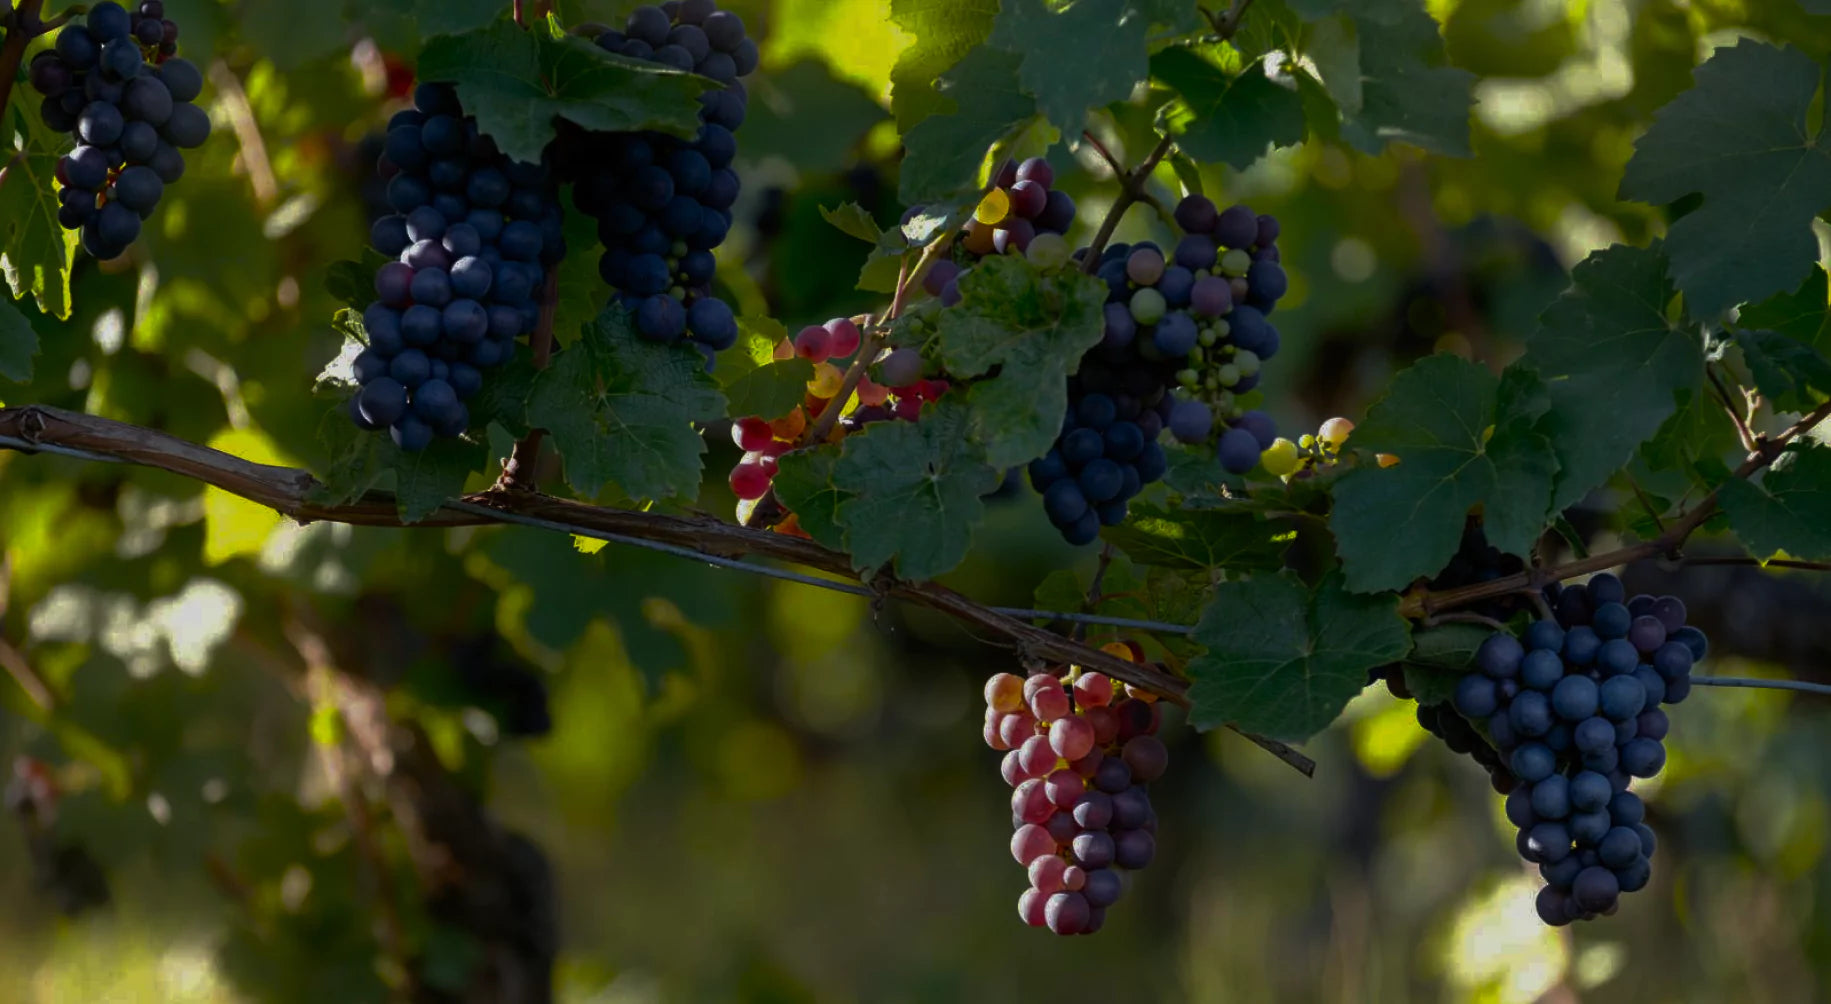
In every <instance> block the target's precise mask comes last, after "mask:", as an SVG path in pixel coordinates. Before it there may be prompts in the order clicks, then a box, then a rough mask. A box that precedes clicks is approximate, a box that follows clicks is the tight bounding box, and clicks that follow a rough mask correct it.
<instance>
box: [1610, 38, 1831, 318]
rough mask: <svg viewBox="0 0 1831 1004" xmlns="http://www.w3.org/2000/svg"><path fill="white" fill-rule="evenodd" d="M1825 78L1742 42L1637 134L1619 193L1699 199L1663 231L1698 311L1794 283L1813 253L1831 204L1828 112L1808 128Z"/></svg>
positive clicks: (1786, 54)
mask: <svg viewBox="0 0 1831 1004" xmlns="http://www.w3.org/2000/svg"><path fill="white" fill-rule="evenodd" d="M1823 73H1824V70H1823V67H1821V66H1820V65H1819V64H1818V63H1817V62H1815V61H1814V60H1813V59H1812V58H1811V57H1810V56H1807V55H1806V54H1805V53H1803V52H1801V51H1799V50H1798V49H1795V48H1793V47H1792V46H1772V45H1764V44H1762V43H1760V42H1756V41H1754V40H1753V39H1747V38H1744V39H1742V40H1741V41H1740V42H1738V43H1737V44H1736V45H1735V46H1733V47H1725V48H1721V49H1718V50H1717V51H1716V52H1715V53H1713V54H1712V55H1711V57H1710V59H1709V60H1708V61H1706V62H1705V63H1704V64H1703V65H1702V66H1699V67H1698V68H1697V72H1696V81H1697V83H1696V85H1695V86H1694V87H1692V89H1691V90H1689V91H1686V92H1685V93H1683V94H1681V95H1679V96H1678V97H1677V98H1674V99H1673V100H1672V102H1671V103H1670V104H1668V105H1666V106H1665V107H1664V108H1661V109H1660V110H1659V111H1658V112H1656V113H1655V114H1654V116H1653V125H1652V126H1651V127H1650V128H1648V129H1647V131H1646V133H1645V134H1643V135H1642V136H1641V137H1640V139H1638V140H1636V141H1635V143H1634V157H1633V159H1632V160H1630V161H1628V166H1627V171H1626V173H1625V174H1623V175H1622V178H1621V197H1622V198H1624V199H1638V200H1640V201H1643V202H1652V203H1656V204H1660V203H1667V202H1672V201H1674V200H1677V199H1680V198H1683V197H1684V196H1686V195H1690V194H1692V193H1693V192H1697V193H1702V195H1703V197H1704V201H1703V205H1702V206H1700V207H1699V208H1697V209H1696V210H1694V211H1692V212H1690V213H1688V214H1686V215H1685V216H1684V217H1682V218H1680V219H1678V220H1677V221H1675V222H1674V223H1673V224H1672V226H1671V229H1670V232H1669V233H1668V235H1667V237H1666V254H1667V255H1668V256H1669V257H1670V258H1671V262H1672V278H1673V280H1674V281H1675V282H1676V283H1677V284H1678V288H1679V289H1681V290H1683V291H1684V293H1685V310H1686V312H1687V313H1689V314H1690V315H1691V316H1692V317H1695V318H1699V319H1705V318H1711V317H1715V316H1716V315H1717V314H1720V313H1721V312H1723V311H1724V310H1727V309H1728V308H1730V307H1733V306H1735V305H1736V304H1738V303H1741V302H1744V301H1747V300H1759V299H1762V298H1764V297H1767V296H1769V295H1771V294H1773V293H1778V292H1782V291H1784V290H1788V289H1792V288H1794V287H1795V286H1797V285H1798V284H1799V282H1800V280H1802V279H1804V278H1806V273H1807V271H1808V270H1810V269H1811V268H1812V264H1813V262H1815V261H1816V260H1817V258H1818V242H1817V241H1816V240H1815V239H1814V238H1813V236H1812V228H1811V222H1812V218H1813V217H1814V216H1815V215H1817V214H1818V213H1819V212H1820V211H1821V210H1823V209H1825V208H1826V207H1827V206H1831V149H1827V146H1826V138H1825V135H1824V132H1823V120H1822V115H1823V111H1822V110H1821V112H1820V115H1821V120H1820V122H1819V123H1817V124H1815V125H1813V126H1808V124H1807V122H1806V114H1807V111H1808V110H1809V109H1810V107H1811V106H1812V102H1813V95H1814V94H1816V93H1817V91H1818V89H1819V81H1820V78H1821V77H1822V76H1823ZM1814 131H1816V135H1813V132H1814Z"/></svg>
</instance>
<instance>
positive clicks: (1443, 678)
mask: <svg viewBox="0 0 1831 1004" xmlns="http://www.w3.org/2000/svg"><path fill="white" fill-rule="evenodd" d="M1493 633H1494V631H1493V629H1491V628H1485V627H1482V626H1481V625H1479V624H1439V625H1437V626H1436V627H1430V628H1419V629H1418V630H1417V631H1415V632H1413V634H1412V636H1411V652H1410V653H1409V654H1408V655H1406V656H1405V658H1404V660H1403V661H1402V662H1401V666H1402V667H1403V669H1404V672H1405V689H1406V690H1409V691H1410V692H1411V696H1412V697H1414V698H1417V701H1418V703H1419V704H1442V703H1443V702H1445V701H1447V700H1449V699H1450V698H1451V697H1452V696H1454V694H1455V692H1456V684H1457V682H1458V681H1460V680H1461V679H1462V678H1463V677H1464V676H1466V675H1467V674H1468V671H1469V665H1470V664H1471V663H1473V662H1474V661H1475V650H1476V649H1478V648H1480V647H1481V643H1482V642H1484V641H1487V640H1488V636H1489V635H1491V634H1493Z"/></svg>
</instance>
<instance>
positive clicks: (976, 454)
mask: <svg viewBox="0 0 1831 1004" xmlns="http://www.w3.org/2000/svg"><path fill="white" fill-rule="evenodd" d="M971 421H972V415H971V412H969V411H968V410H967V408H966V407H965V406H963V405H961V404H958V403H956V402H952V401H943V402H942V403H941V404H940V405H938V406H936V407H934V408H933V409H931V410H928V411H925V412H924V413H923V415H922V420H921V421H920V422H882V423H879V424H876V425H873V426H870V427H869V431H867V432H865V433H864V434H862V435H854V436H851V437H848V438H847V439H846V441H845V449H844V452H842V453H841V454H840V457H839V462H838V463H837V464H836V465H834V468H833V486H834V488H836V489H838V490H839V491H842V492H849V493H851V495H852V496H853V497H852V498H849V499H847V500H845V501H844V502H841V503H839V505H838V507H837V510H836V513H835V515H836V520H837V522H838V523H839V525H840V526H842V527H844V528H845V531H846V539H847V540H848V541H850V543H851V548H852V564H853V567H855V568H857V569H859V570H860V571H868V570H871V569H875V568H877V567H879V566H881V565H884V564H885V563H887V562H895V565H896V571H897V574H898V575H900V576H902V577H903V578H907V579H932V578H934V577H935V576H937V575H940V574H941V573H942V572H945V571H947V570H949V569H951V568H953V567H954V566H955V565H958V564H959V563H960V561H961V559H962V558H965V557H966V551H967V546H968V545H969V544H970V543H971V541H972V536H973V527H974V526H975V525H976V524H978V522H979V521H980V519H982V518H983V517H984V515H985V505H984V503H982V502H981V501H980V496H983V495H985V494H987V493H988V492H990V491H992V490H993V489H995V488H997V487H998V482H999V472H998V471H997V470H996V469H995V468H993V467H992V466H991V465H990V464H988V463H986V461H985V449H984V448H983V447H981V446H979V445H978V444H977V443H975V442H973V441H972V440H971V439H970V437H969V436H968V435H967V433H968V429H969V427H970V424H971Z"/></svg>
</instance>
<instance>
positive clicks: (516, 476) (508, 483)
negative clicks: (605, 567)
mask: <svg viewBox="0 0 1831 1004" xmlns="http://www.w3.org/2000/svg"><path fill="white" fill-rule="evenodd" d="M558 307H559V270H558V269H556V268H549V269H548V270H547V281H546V282H545V283H543V284H542V285H541V287H540V321H539V323H537V324H535V326H534V334H533V335H532V336H531V337H530V338H529V339H528V347H529V348H531V349H533V350H534V369H535V370H536V371H537V372H538V371H540V370H544V369H546V368H547V364H548V363H550V362H552V361H553V316H554V314H555V313H557V312H558ZM546 434H547V431H546V430H545V429H534V430H532V431H530V432H529V433H528V434H527V435H526V436H523V437H522V438H521V439H518V440H516V441H515V448H514V449H513V450H511V451H510V452H509V458H508V459H507V460H504V461H503V462H502V476H501V477H499V478H497V479H496V486H495V487H496V488H497V489H498V490H500V491H511V492H515V491H527V492H531V491H533V490H534V489H535V485H536V483H537V481H538V474H537V472H536V470H535V467H536V465H537V464H538V463H539V462H540V443H541V440H542V439H543V438H545V436H546Z"/></svg>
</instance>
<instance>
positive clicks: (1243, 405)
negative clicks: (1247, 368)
mask: <svg viewBox="0 0 1831 1004" xmlns="http://www.w3.org/2000/svg"><path fill="white" fill-rule="evenodd" d="M1235 397H1236V398H1237V399H1238V401H1239V404H1240V410H1241V411H1252V410H1253V409H1255V408H1263V407H1265V392H1264V391H1262V390H1260V389H1258V388H1256V387H1255V388H1253V389H1252V390H1249V391H1247V392H1246V393H1244V394H1237V395H1235Z"/></svg>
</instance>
